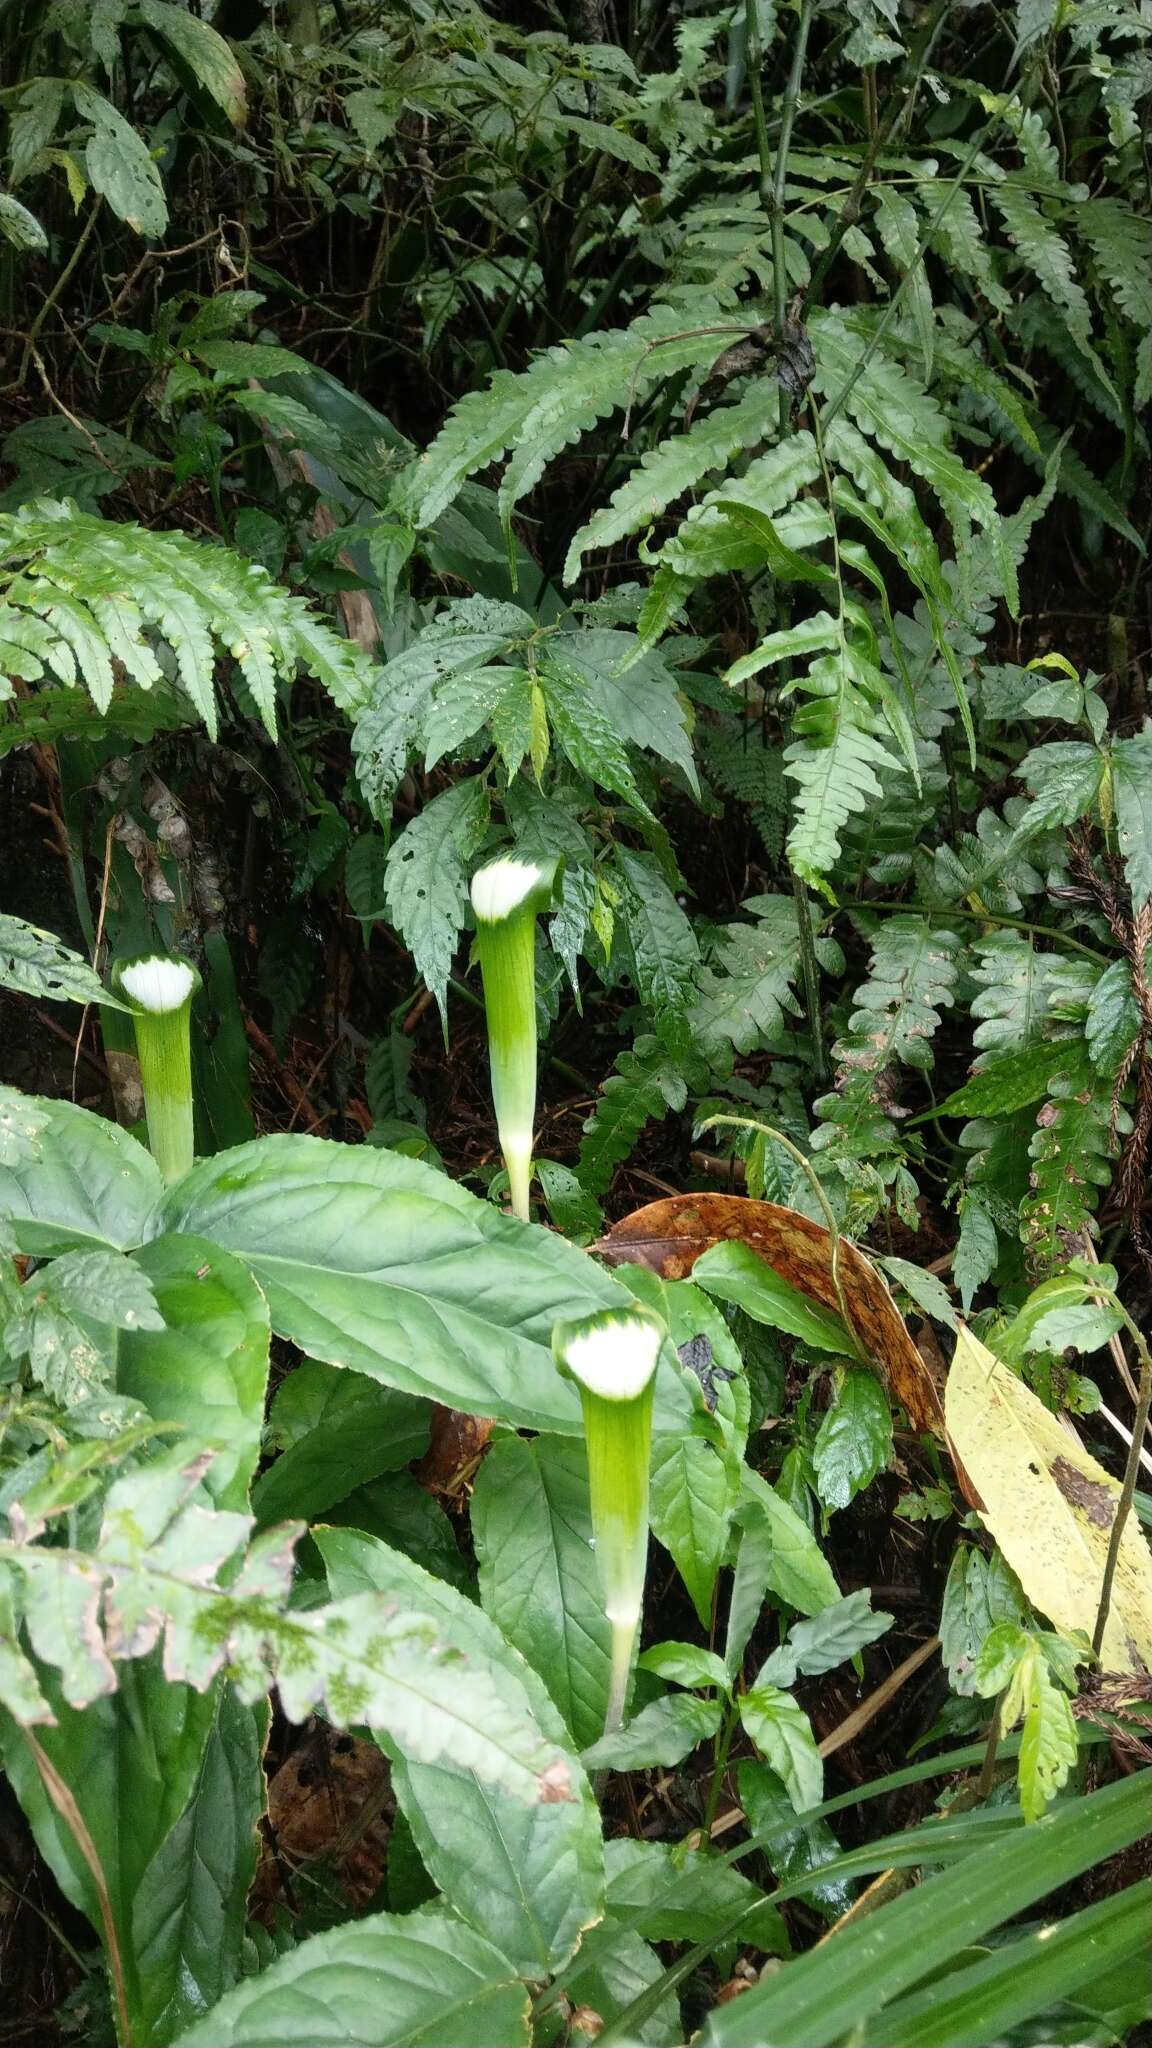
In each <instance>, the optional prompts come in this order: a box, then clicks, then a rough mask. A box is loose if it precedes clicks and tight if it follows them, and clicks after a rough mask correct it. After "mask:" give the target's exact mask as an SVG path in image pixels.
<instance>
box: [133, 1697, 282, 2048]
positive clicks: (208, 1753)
mask: <svg viewBox="0 0 1152 2048" xmlns="http://www.w3.org/2000/svg"><path fill="white" fill-rule="evenodd" d="M267 1719H268V1714H267V1709H266V1708H265V1707H264V1706H263V1705H259V1706H256V1707H245V1706H241V1705H240V1702H239V1701H238V1700H237V1699H236V1697H235V1694H234V1693H233V1691H232V1689H231V1687H230V1686H224V1687H223V1688H221V1690H220V1692H219V1698H218V1703H217V1707H216V1713H215V1715H214V1718H213V1720H212V1724H211V1727H210V1728H209V1731H208V1738H207V1742H206V1744H205V1747H204V1750H203V1753H202V1755H201V1758H200V1766H199V1772H198V1775H197V1778H196V1782H195V1784H194V1785H193V1787H192V1793H191V1796H190V1798H189V1801H188V1804H187V1806H186V1807H185V1809H184V1812H183V1813H182V1814H181V1816H180V1819H179V1820H178V1821H177V1823H176V1825H175V1827H174V1828H173V1829H172V1830H171V1831H170V1833H169V1834H168V1835H167V1836H166V1837H165V1839H164V1840H163V1841H162V1842H161V1844H160V1846H159V1848H158V1849H157V1850H156V1853H155V1855H154V1856H153V1857H152V1860H151V1862H150V1863H149V1864H148V1866H147V1869H146V1870H145V1871H144V1874H143V1876H142V1878H141V1881H140V1886H139V1889H138V1891H137V1892H136V1894H135V1898H134V1901H133V1909H132V1925H131V1943H132V1948H133V1950H134V1952H135V1963H136V1969H137V1973H138V1976H139V1983H140V1992H139V2006H138V2013H139V2024H140V2032H141V2035H142V2037H143V2038H144V2039H145V2040H147V2041H150V2042H153V2043H155V2044H156V2048H164V2044H165V2043H167V2042H169V2041H172V2040H174V2039H175V2037H176V2035H177V2034H179V2032H180V2031H181V2029H182V2028H184V2027H187V2026H190V2025H191V2024H192V2022H193V2021H194V2020H197V2019H199V2018H200V2017H201V2016H202V2015H203V2014H204V2013H207V2012H209V2011H210V2010H211V2009H212V2008H213V2007H214V2006H215V2004H216V2002H217V2000H218V1999H220V1998H222V1997H223V1996H224V1994H225V1992H227V1991H230V1990H231V1989H232V1986H233V1985H234V1984H235V1983H236V1981H237V1979H238V1977H239V1976H240V1971H241V1955H242V1951H243V1945H244V1907H245V1901H246V1899H247V1896H248V1887H249V1885H250V1884H251V1882H252V1879H253V1876H254V1875H255V1871H256V1857H257V1851H258V1848H259V1836H258V1834H257V1826H258V1823H259V1820H260V1816H261V1814H262V1813H263V1811H264V1772H263V1768H262V1750H263V1745H264V1740H265V1736H266V1733H267ZM124 1819H125V1825H126V1826H128V1827H129V1828H130V1827H131V1826H132V1825H133V1818H132V1814H131V1812H130V1811H129V1812H127V1813H126V1814H125V1816H124Z"/></svg>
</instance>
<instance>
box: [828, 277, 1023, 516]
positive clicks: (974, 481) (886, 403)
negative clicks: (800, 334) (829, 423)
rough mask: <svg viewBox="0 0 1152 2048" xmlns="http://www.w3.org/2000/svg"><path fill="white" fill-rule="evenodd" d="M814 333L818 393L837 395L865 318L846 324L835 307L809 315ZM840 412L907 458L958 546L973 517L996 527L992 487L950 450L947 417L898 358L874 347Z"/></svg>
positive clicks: (854, 359) (863, 335)
mask: <svg viewBox="0 0 1152 2048" xmlns="http://www.w3.org/2000/svg"><path fill="white" fill-rule="evenodd" d="M811 335H812V342H813V346H814V348H815V351H816V376H815V379H814V380H813V381H814V383H815V386H816V388H817V390H818V391H819V393H820V395H821V397H823V398H828V399H831V398H836V397H838V396H839V394H840V392H841V391H843V390H845V388H846V387H847V385H848V383H849V379H850V378H852V377H853V375H854V373H855V371H856V370H857V368H858V367H859V361H860V354H861V348H862V346H866V345H867V322H864V321H855V322H853V323H849V321H848V320H846V319H845V318H844V317H843V316H842V315H841V314H840V313H838V312H835V311H832V312H827V313H820V314H818V315H814V317H813V320H812V326H811ZM844 411H845V412H846V413H847V414H848V416H849V418H850V419H853V420H854V421H855V422H856V425H857V426H858V427H859V429H860V431H861V433H863V434H867V435H868V436H869V438H870V439H871V440H873V441H876V442H877V443H878V444H879V446H880V447H881V448H885V449H887V451H888V453H889V454H890V455H894V456H895V457H896V460H897V461H898V462H906V463H907V464H908V466H909V468H910V469H911V470H912V471H913V473H914V474H915V475H916V476H918V477H921V478H923V480H924V482H925V483H926V484H928V485H929V486H930V488H931V489H932V490H933V491H935V493H936V496H937V497H938V498H939V500H940V503H941V504H942V506H943V507H944V510H945V512H946V514H947V516H948V519H949V522H950V524H951V525H952V527H953V529H954V531H955V533H956V535H957V539H958V541H959V542H960V543H961V544H963V541H964V537H965V535H966V534H967V531H968V522H969V520H970V519H971V520H975V522H976V524H977V525H978V526H992V525H993V524H994V522H995V521H996V518H997V511H996V500H995V498H994V497H993V495H992V492H991V490H990V488H989V486H988V485H987V484H986V483H985V482H984V480H983V478H982V477H978V476H976V475H974V474H973V472H972V471H971V470H970V469H967V468H966V467H965V465H964V463H963V462H961V460H960V458H959V456H957V455H955V454H954V453H953V452H952V448H951V437H950V430H949V426H948V422H947V420H946V418H945V416H944V414H943V412H942V411H941V409H940V407H939V406H938V405H937V403H936V400H935V399H934V398H932V397H930V396H929V394H928V393H927V392H926V391H925V390H924V389H923V387H922V386H921V385H920V384H918V383H917V382H916V381H915V379H914V378H912V377H911V376H909V374H908V372H907V371H906V370H904V369H902V368H901V367H900V365H899V363H896V362H894V361H893V360H892V359H891V357H888V356H884V355H882V354H881V353H880V352H879V350H877V351H876V352H875V353H874V354H873V355H872V356H871V357H870V359H869V360H868V362H867V363H866V364H865V367H864V369H863V371H862V372H861V374H860V375H859V376H858V377H857V378H856V381H855V383H854V384H853V385H852V388H851V390H850V391H849V392H848V395H847V397H846V398H845V400H844Z"/></svg>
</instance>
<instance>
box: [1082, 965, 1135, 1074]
mask: <svg viewBox="0 0 1152 2048" xmlns="http://www.w3.org/2000/svg"><path fill="white" fill-rule="evenodd" d="M1139 1035H1140V1012H1139V1010H1138V1009H1137V1007H1136V997H1135V995H1134V993H1133V989H1132V967H1131V963H1130V962H1129V961H1128V960H1114V961H1113V962H1112V965H1111V967H1106V968H1105V969H1104V972H1103V974H1102V975H1101V976H1100V979H1099V981H1098V982H1097V983H1096V986H1095V988H1094V989H1093V991H1092V994H1091V996H1090V997H1089V999H1088V1016H1087V1018H1086V1020H1085V1024H1084V1036H1085V1038H1086V1040H1087V1042H1088V1050H1089V1052H1090V1053H1091V1055H1092V1064H1093V1066H1094V1067H1095V1068H1096V1070H1097V1072H1098V1073H1101V1074H1115V1073H1116V1072H1117V1070H1118V1069H1119V1067H1120V1064H1121V1062H1122V1060H1123V1058H1124V1055H1125V1053H1126V1052H1127V1051H1128V1048H1129V1046H1130V1045H1131V1044H1132V1042H1133V1040H1134V1039H1136V1038H1138V1037H1139Z"/></svg>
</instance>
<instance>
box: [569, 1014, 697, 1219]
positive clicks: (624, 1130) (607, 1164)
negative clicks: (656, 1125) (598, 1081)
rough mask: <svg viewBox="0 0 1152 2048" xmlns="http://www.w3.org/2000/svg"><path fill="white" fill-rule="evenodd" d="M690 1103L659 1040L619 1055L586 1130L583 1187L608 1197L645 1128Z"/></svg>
mask: <svg viewBox="0 0 1152 2048" xmlns="http://www.w3.org/2000/svg"><path fill="white" fill-rule="evenodd" d="M687 1100H688V1089H687V1086H686V1084H685V1081H684V1077H683V1075H682V1073H681V1072H680V1069H679V1067H678V1066H677V1064H676V1062H675V1060H674V1059H672V1058H671V1056H670V1055H669V1053H668V1051H667V1049H666V1048H665V1047H664V1046H663V1045H661V1043H660V1041H659V1039H657V1038H647V1037H646V1038H638V1039H637V1041H636V1044H635V1046H634V1048H633V1049H632V1051H630V1052H622V1053H621V1054H620V1056H619V1058H618V1059H617V1061H616V1071H615V1073H614V1074H610V1075H609V1076H608V1079H607V1080H606V1081H605V1083H604V1086H603V1088H602V1089H601V1091H600V1097H599V1100H598V1102H597V1104H596V1108H595V1109H594V1111H593V1113H592V1115H591V1116H590V1117H589V1119H588V1121H587V1123H586V1124H585V1126H584V1137H583V1141H582V1143H581V1146H580V1157H579V1160H578V1162H577V1167H576V1171H577V1174H578V1176H579V1179H580V1182H581V1185H582V1186H583V1187H585V1188H587V1190H588V1192H589V1193H590V1194H593V1195H602V1194H604V1193H605V1192H606V1190H607V1188H608V1186H609V1183H610V1182H611V1179H612V1175H613V1174H614V1172H615V1170H616V1168H617V1167H618V1166H619V1165H620V1163H621V1161H622V1160H625V1159H627V1157H628V1155H629V1153H630V1152H631V1151H632V1149H633V1147H634V1145H635V1144H636V1140H637V1139H638V1138H639V1136H640V1133H641V1131H642V1130H643V1129H644V1126H645V1124H648V1123H651V1122H652V1121H653V1120H654V1119H662V1118H663V1117H665V1116H667V1114H668V1111H669V1110H670V1109H672V1110H676V1111H680V1110H682V1109H683V1107H684V1104H685V1103H686V1101H687Z"/></svg>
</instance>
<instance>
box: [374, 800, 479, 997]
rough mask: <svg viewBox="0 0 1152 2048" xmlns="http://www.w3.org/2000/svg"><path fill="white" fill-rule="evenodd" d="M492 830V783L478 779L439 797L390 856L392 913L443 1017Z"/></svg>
mask: <svg viewBox="0 0 1152 2048" xmlns="http://www.w3.org/2000/svg"><path fill="white" fill-rule="evenodd" d="M487 829H488V790H487V785H486V784H485V782H484V781H483V779H482V778H481V777H480V776H478V775H474V776H472V777H470V778H469V780H468V781H466V782H457V783H456V784H455V785H454V786H453V787H452V788H451V789H446V790H443V791H442V792H441V794H440V795H439V796H437V797H433V799H432V802H431V803H430V804H426V805H425V807H424V809H423V810H422V811H418V812H417V814H416V816H415V817H414V818H413V819H412V821H411V823H410V824H408V825H406V826H405V827H404V830H403V832H402V833H401V834H400V836H399V838H398V839H397V840H396V841H395V842H394V844H393V845H392V847H391V848H390V850H389V854H388V861H387V865H386V868H385V877H386V893H387V899H388V914H389V916H390V918H391V919H392V922H393V924H394V925H395V927H396V929H397V931H398V932H399V933H400V936H401V938H402V939H403V940H404V943H405V945H406V946H407V947H408V950H409V952H410V953H411V955H412V958H413V960H414V962H415V965H416V969H417V972H418V973H419V974H421V975H422V976H423V978H424V980H425V982H426V983H427V985H428V987H429V988H430V989H431V991H432V994H433V995H434V996H435V998H436V1002H437V1004H438V1006H439V1009H440V1014H441V1016H443V1015H444V999H445V996H446V994H447V989H448V975H449V972H450V970H451V966H452V956H453V954H454V953H455V951H456V941H457V937H458V935H459V932H460V928H461V926H462V925H463V923H464V911H465V906H466V903H467V897H468V874H469V871H470V866H471V862H472V859H473V857H474V855H475V853H476V851H477V848H478V847H479V845H480V842H481V840H482V839H483V837H484V834H485V832H486V831H487Z"/></svg>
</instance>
